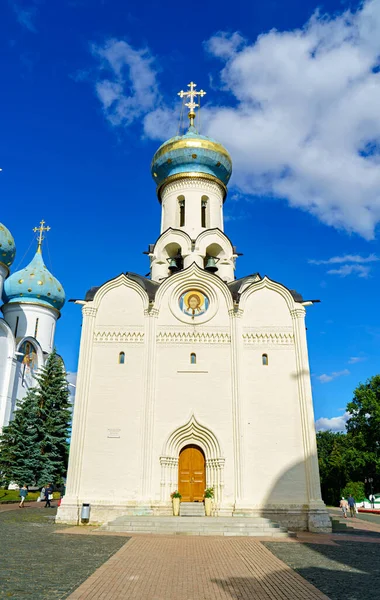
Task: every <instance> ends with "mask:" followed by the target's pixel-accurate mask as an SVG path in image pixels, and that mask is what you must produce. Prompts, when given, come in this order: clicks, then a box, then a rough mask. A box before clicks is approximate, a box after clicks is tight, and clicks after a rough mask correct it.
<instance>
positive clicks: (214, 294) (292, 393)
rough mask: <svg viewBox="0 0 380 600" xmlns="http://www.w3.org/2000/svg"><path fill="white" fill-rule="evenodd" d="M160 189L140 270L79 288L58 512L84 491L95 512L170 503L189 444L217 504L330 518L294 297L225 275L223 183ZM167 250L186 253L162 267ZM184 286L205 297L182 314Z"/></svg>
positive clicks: (292, 520)
mask: <svg viewBox="0 0 380 600" xmlns="http://www.w3.org/2000/svg"><path fill="white" fill-rule="evenodd" d="M181 196H183V197H184V198H185V223H186V225H184V226H181V221H180V220H179V219H181V215H180V206H179V202H181V201H182V199H181V198H180V199H179V197H181ZM205 197H207V207H206V211H208V212H206V215H204V214H203V216H202V212H201V207H202V204H201V203H202V202H204V201H206V200H205ZM161 198H162V205H163V216H162V224H161V236H160V238H159V239H158V241H157V242H156V244H155V245H154V248H153V250H152V251H151V252H150V262H151V281H149V280H145V279H144V278H143V277H138V276H135V275H133V276H132V275H131V274H128V273H127V274H126V275H125V274H122V275H120V276H118V277H116V278H115V279H112V280H111V281H108V282H107V283H105V284H104V285H102V286H101V287H100V288H98V289H97V291H96V293H95V294H94V295H92V296H91V297H88V298H87V301H85V302H83V308H82V312H83V327H82V337H81V346H80V358H79V367H78V378H77V390H76V401H75V410H74V421H73V432H72V441H71V450H70V463H69V472H68V480H67V488H66V495H65V497H64V499H63V502H62V504H61V507H60V508H59V511H58V516H57V520H58V521H60V522H67V523H77V522H78V520H79V516H80V509H81V506H82V503H87V502H89V503H90V504H91V521H92V522H94V523H95V522H99V523H103V522H106V521H109V520H110V519H112V518H113V517H115V518H116V517H117V516H119V515H122V514H158V515H160V514H170V512H171V501H170V494H171V492H173V491H174V490H176V489H177V488H178V460H179V454H180V452H181V450H182V449H183V448H184V447H185V446H188V445H189V444H193V445H195V446H197V447H198V448H200V449H201V451H202V452H203V454H204V457H205V465H206V481H205V483H206V485H207V487H210V486H213V487H214V490H215V508H216V513H217V514H220V515H246V516H247V517H249V516H255V515H264V516H267V517H270V518H272V519H273V520H275V521H279V522H281V523H283V524H284V525H287V526H290V527H292V528H298V529H310V530H312V531H327V530H329V528H330V521H329V518H328V515H327V512H326V508H325V505H324V504H323V502H322V499H321V494H320V483H319V472H318V461H317V450H316V438H315V429H314V416H313V406H312V393H311V385H310V372H309V362H308V353H307V342H306V330H305V323H304V318H305V308H304V306H303V304H302V299H300V297H299V296H295V295H294V294H292V293H291V292H290V291H289V290H288V289H287V288H286V287H284V286H282V285H280V284H278V283H275V282H274V281H271V280H270V279H268V278H263V279H262V278H261V277H260V276H259V275H258V274H256V275H253V276H249V277H246V278H244V279H242V280H238V281H234V269H235V259H236V252H235V249H234V247H233V246H232V245H231V242H230V241H229V239H228V238H227V237H226V236H225V234H224V233H223V215H222V207H223V199H224V190H223V187H222V186H221V185H218V184H217V183H215V182H211V181H208V180H207V179H206V178H204V179H202V177H198V178H197V177H193V178H186V179H185V178H184V179H183V180H181V179H179V180H178V181H176V182H175V183H170V184H168V185H167V186H166V188H165V187H164V190H163V192H162V196H161ZM204 218H206V227H202V220H201V219H204ZM203 224H204V221H203ZM178 251H180V255H181V257H182V259H183V265H182V266H181V269H180V270H178V271H176V272H174V273H172V274H170V270H169V269H168V267H169V264H170V262H169V261H170V259H171V258H172V257H174V256H176V255H177V254H178ZM208 256H213V257H215V258H217V259H218V262H217V267H218V271H217V273H216V274H215V273H212V272H208V271H207V270H206V269H205V267H206V261H207V257H208ZM168 259H169V260H168ZM189 290H195V293H200V294H201V295H202V297H204V298H206V300H207V302H206V300H205V304H204V307H206V308H205V309H204V310H203V312H202V311H201V310H200V309H199V312H198V313H197V314H195V313H194V310H195V309H192V310H193V313H192V315H191V314H190V313H189V311H190V308H189V307H190V300H188V302H189V304H188V313H187V314H186V311H185V310H184V304H183V305H181V302H182V301H181V298H184V297H186V294H188V293H189ZM184 295H185V296H184ZM183 302H185V301H183ZM185 308H186V307H185ZM197 310H198V309H197ZM190 312H191V311H190ZM120 353H123V355H124V362H123V363H122V364H121V363H120V360H119V357H120ZM191 355H193V356H191ZM194 355H195V359H194Z"/></svg>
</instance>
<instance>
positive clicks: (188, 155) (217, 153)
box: [151, 82, 232, 196]
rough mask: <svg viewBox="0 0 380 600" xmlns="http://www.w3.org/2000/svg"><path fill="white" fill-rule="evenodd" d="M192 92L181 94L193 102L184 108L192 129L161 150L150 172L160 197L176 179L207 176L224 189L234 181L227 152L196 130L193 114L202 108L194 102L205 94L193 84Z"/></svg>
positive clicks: (156, 155) (173, 138) (163, 145)
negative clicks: (187, 108) (165, 185)
mask: <svg viewBox="0 0 380 600" xmlns="http://www.w3.org/2000/svg"><path fill="white" fill-rule="evenodd" d="M188 87H190V90H189V91H187V92H183V91H182V92H180V93H179V95H180V96H181V97H182V98H183V97H185V98H186V97H188V98H190V101H189V102H188V103H187V104H185V106H188V107H189V109H190V112H189V114H188V117H189V119H190V127H189V129H188V131H187V132H186V133H185V134H184V135H177V136H175V137H172V138H170V139H169V140H167V141H166V142H164V143H163V144H162V146H160V147H159V149H158V150H157V152H156V153H155V155H154V157H153V160H152V164H151V172H152V177H153V179H154V181H155V182H156V185H157V193H158V196H160V190H161V189H162V187H163V185H164V184H166V183H169V182H170V181H172V180H173V179H177V178H179V177H181V176H183V177H186V176H194V177H196V176H198V177H199V176H201V177H202V176H204V177H206V178H208V179H215V180H217V181H218V182H219V183H221V184H222V186H223V187H224V188H225V187H226V186H227V183H228V181H229V179H230V177H231V173H232V161H231V157H230V155H229V153H228V152H227V150H226V149H225V148H224V146H222V144H220V143H219V142H217V141H216V140H213V139H212V138H209V137H207V136H205V135H200V134H199V133H198V132H197V130H196V129H195V127H194V118H195V116H196V114H195V112H194V110H195V107H198V106H199V104H196V103H195V102H194V99H195V98H196V97H197V95H198V96H203V95H205V93H206V92H204V91H203V90H200V91H199V92H196V91H195V89H194V88H195V87H196V85H195V84H194V83H193V82H192V83H190V84H189V85H188Z"/></svg>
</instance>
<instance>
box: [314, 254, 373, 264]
mask: <svg viewBox="0 0 380 600" xmlns="http://www.w3.org/2000/svg"><path fill="white" fill-rule="evenodd" d="M378 260H380V258H379V257H378V256H376V254H370V255H369V256H360V255H359V254H345V255H344V256H333V257H332V258H328V259H327V260H309V263H310V264H311V265H333V264H339V263H369V262H377V261H378Z"/></svg>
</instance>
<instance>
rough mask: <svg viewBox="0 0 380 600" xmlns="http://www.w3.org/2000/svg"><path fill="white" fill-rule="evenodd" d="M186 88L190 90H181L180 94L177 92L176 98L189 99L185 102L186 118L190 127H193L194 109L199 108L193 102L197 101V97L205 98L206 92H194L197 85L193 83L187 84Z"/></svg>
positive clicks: (197, 104)
mask: <svg viewBox="0 0 380 600" xmlns="http://www.w3.org/2000/svg"><path fill="white" fill-rule="evenodd" d="M187 87H189V88H190V89H189V90H188V91H187V92H184V91H183V90H181V91H180V92H178V96H179V97H180V98H188V99H189V101H188V102H185V106H187V108H188V109H189V114H188V117H189V119H190V127H192V126H193V125H194V119H195V109H196V108H199V103H197V102H195V100H196V99H197V97H199V98H202V97H203V96H205V94H206V92H205V91H204V90H199V92H198V91H196V90H195V88H196V87H197V84H196V83H194V82H193V81H190V83H188V84H187Z"/></svg>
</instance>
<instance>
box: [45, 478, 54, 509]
mask: <svg viewBox="0 0 380 600" xmlns="http://www.w3.org/2000/svg"><path fill="white" fill-rule="evenodd" d="M50 500H53V486H52V485H51V483H49V484H48V485H47V486H46V487H45V506H44V508H51V504H50Z"/></svg>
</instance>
